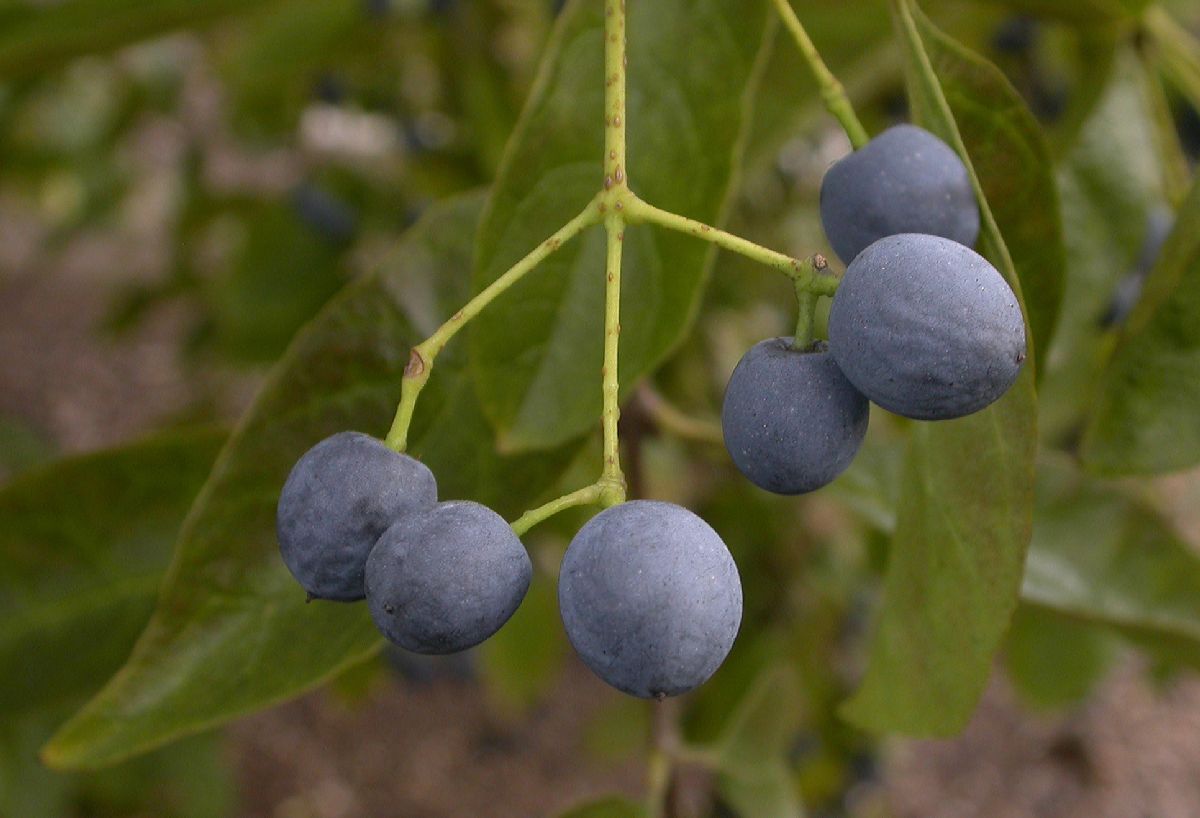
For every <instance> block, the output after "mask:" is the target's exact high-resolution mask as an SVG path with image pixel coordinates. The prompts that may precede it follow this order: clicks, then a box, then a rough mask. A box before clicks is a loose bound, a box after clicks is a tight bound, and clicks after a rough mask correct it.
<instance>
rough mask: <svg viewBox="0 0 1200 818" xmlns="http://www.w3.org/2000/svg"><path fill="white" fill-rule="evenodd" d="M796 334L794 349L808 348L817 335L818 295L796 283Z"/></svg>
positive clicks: (793, 343) (793, 342)
mask: <svg viewBox="0 0 1200 818" xmlns="http://www.w3.org/2000/svg"><path fill="white" fill-rule="evenodd" d="M796 307H797V310H798V313H797V316H796V334H795V337H794V339H793V341H792V348H793V349H807V348H808V346H809V345H810V344H812V342H813V340H814V339H815V336H816V324H817V296H815V295H814V294H812V293H810V292H808V291H807V290H805V289H804V288H802V287H801V286H800V285H799V284H797V285H796Z"/></svg>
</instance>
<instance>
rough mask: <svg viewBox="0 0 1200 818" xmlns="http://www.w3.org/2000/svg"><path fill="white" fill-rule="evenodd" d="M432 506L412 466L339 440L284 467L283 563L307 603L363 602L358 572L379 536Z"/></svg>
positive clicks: (346, 437)
mask: <svg viewBox="0 0 1200 818" xmlns="http://www.w3.org/2000/svg"><path fill="white" fill-rule="evenodd" d="M436 502H437V481H435V480H434V477H433V473H432V472H430V471H429V469H427V468H426V467H425V466H424V465H423V464H422V463H421V462H420V461H417V460H414V459H413V458H411V457H408V456H406V455H402V454H398V453H396V452H394V451H392V450H391V449H389V448H388V447H387V446H385V445H384V444H383V443H382V442H381V441H379V440H376V439H375V438H373V437H370V436H368V435H364V434H359V433H358V432H339V433H338V434H336V435H333V436H332V437H327V438H325V439H324V440H322V441H321V442H320V443H318V444H317V445H316V446H313V447H312V448H311V449H309V450H308V451H307V452H305V454H304V456H303V457H301V458H300V460H299V461H297V463H296V465H295V466H294V467H292V472H291V474H289V475H288V479H287V482H286V483H284V486H283V491H282V493H281V494H280V497H279V506H278V508H277V510H276V519H275V524H276V533H277V534H278V537H279V550H280V553H281V554H282V555H283V561H284V563H286V564H287V567H288V569H289V570H290V571H291V572H292V575H293V576H295V577H296V579H297V580H298V581H299V582H300V584H301V585H302V586H304V589H305V590H306V591H308V593H309V595H310V596H312V597H313V598H315V599H331V600H339V601H343V602H349V601H353V600H356V599H362V598H363V567H364V566H365V565H366V563H367V555H368V554H370V552H371V548H372V547H373V546H374V545H375V541H376V540H378V539H379V535H380V534H382V533H383V532H384V530H385V529H387V528H388V526H390V525H392V523H394V522H395V521H396V520H397V519H400V518H401V517H403V516H404V515H406V514H411V513H413V512H415V511H421V510H423V509H426V508H429V507H431V506H432V505H433V504H434V503H436Z"/></svg>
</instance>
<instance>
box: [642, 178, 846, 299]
mask: <svg viewBox="0 0 1200 818" xmlns="http://www.w3.org/2000/svg"><path fill="white" fill-rule="evenodd" d="M625 213H626V217H627V218H628V220H629V222H630V223H631V224H638V223H642V222H645V223H649V224H656V225H658V226H659V227H665V228H667V229H668V230H675V231H676V232H679V233H686V234H688V235H690V236H695V237H696V238H698V239H703V240H704V241H707V242H711V243H712V244H715V245H717V246H718V247H720V248H722V249H725V250H729V251H731V252H734V253H738V254H739V255H743V256H745V257H746V258H749V259H751V260H753V261H757V262H758V263H759V264H763V265H765V266H767V267H770V268H771V269H773V270H778V271H779V272H781V273H783V274H784V275H786V276H787V277H788V278H790V279H791V280H792V281H793V282H794V283H795V285H796V286H797V287H798V288H800V289H802V290H805V291H806V292H811V293H814V294H816V295H833V294H834V293H835V292H837V287H838V283H839V279H838V277H837V276H836V275H835V274H833V272H832V270H830V268H829V262H828V261H826V260H825V257H824V256H822V255H819V254H818V255H814V256H812V257H810V258H807V259H803V260H801V259H797V258H792V257H791V256H788V255H784V254H783V253H779V252H776V251H775V250H771V249H768V248H766V247H762V246H761V245H758V244H755V243H754V242H752V241H749V240H748V239H744V238H742V237H741V236H735V235H733V234H732V233H727V232H725V231H724V230H720V229H718V228H716V227H711V226H709V225H707V224H704V223H702V222H698V221H696V220H695V219H689V218H687V217H686V216H679V215H677V214H675V213H671V212H669V211H667V210H663V209H661V208H658V207H655V206H654V205H652V204H650V203H649V202H645V201H642V200H641V199H638V198H636V197H630V198H629V199H628V200H627V203H626V205H625Z"/></svg>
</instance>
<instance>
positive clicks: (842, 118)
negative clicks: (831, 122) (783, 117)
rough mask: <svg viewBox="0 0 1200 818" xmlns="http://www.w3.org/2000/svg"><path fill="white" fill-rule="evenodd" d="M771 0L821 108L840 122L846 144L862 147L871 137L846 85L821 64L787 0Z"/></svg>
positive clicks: (827, 67) (815, 50) (823, 62)
mask: <svg viewBox="0 0 1200 818" xmlns="http://www.w3.org/2000/svg"><path fill="white" fill-rule="evenodd" d="M771 2H773V3H774V4H775V9H776V10H777V11H778V12H779V16H780V17H781V18H782V19H783V24H784V26H786V27H787V30H788V31H789V32H790V33H791V35H792V39H793V40H795V41H796V45H797V46H798V47H799V48H800V54H801V55H802V56H803V57H804V61H805V62H806V63H808V67H809V69H810V70H811V71H812V73H813V76H814V77H815V78H816V80H817V85H818V86H820V89H821V99H822V100H823V101H824V102H825V108H826V109H827V110H828V111H829V113H831V114H833V116H834V118H836V119H837V121H838V122H839V123H841V125H842V130H844V131H845V132H846V136H847V137H849V138H850V144H851V145H853V146H854V147H855V149H858V148H861V147H863V146H864V145H866V144H867V143H868V142H870V141H871V137H870V136H869V135H868V134H867V130H866V128H864V127H863V125H862V122H860V121H859V119H858V115H857V114H856V113H854V106H853V105H851V104H850V97H848V96H846V89H845V88H844V87H843V86H842V84H841V83H840V82H838V79H837V77H835V76H834V75H833V72H832V71H830V70H829V66H827V65H825V61H824V60H822V59H821V55H820V53H819V52H818V51H817V47H816V46H815V45H814V44H813V41H812V38H811V37H809V36H808V32H807V31H806V30H805V29H804V24H803V23H801V22H800V18H799V17H797V16H796V12H795V11H793V10H792V6H791V4H790V3H789V2H788V0H771Z"/></svg>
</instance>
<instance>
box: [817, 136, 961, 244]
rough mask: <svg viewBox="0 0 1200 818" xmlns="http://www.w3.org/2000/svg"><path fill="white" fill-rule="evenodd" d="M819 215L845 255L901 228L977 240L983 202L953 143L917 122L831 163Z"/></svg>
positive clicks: (876, 138) (828, 235)
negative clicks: (951, 145) (835, 162)
mask: <svg viewBox="0 0 1200 818" xmlns="http://www.w3.org/2000/svg"><path fill="white" fill-rule="evenodd" d="M821 221H822V223H823V224H824V226H825V235H826V236H827V237H828V238H829V243H830V244H831V245H832V246H833V249H834V250H835V251H836V252H837V254H838V255H839V256H841V258H842V260H843V261H845V262H846V263H850V262H851V261H853V260H854V258H855V257H856V256H857V255H858V254H859V253H861V252H862V251H863V250H865V249H867V247H869V246H870V245H872V244H873V243H875V242H876V241H878V240H879V239H881V238H884V237H886V236H894V235H897V234H899V233H928V234H930V235H934V236H943V237H945V238H948V239H953V240H954V241H956V242H958V243H959V244H965V245H967V246H968V247H970V246H973V245H974V244H975V241H976V240H977V239H978V238H979V204H978V202H977V201H976V200H975V191H974V190H973V189H972V187H971V178H970V176H969V174H968V173H967V168H966V165H964V164H963V162H962V160H961V159H960V158H959V157H958V154H956V153H955V152H954V150H953V149H951V147H950V146H949V145H947V144H946V143H945V142H943V141H942V140H940V139H938V138H937V137H936V136H934V135H933V134H931V133H929V131H926V130H922V129H921V128H917V127H915V126H913V125H897V126H896V127H894V128H889V129H888V130H886V131H884V132H883V133H882V134H880V135H879V136H877V137H875V139H873V140H871V142H870V143H869V144H868V145H867V146H866V147H864V148H862V149H861V150H858V151H855V152H854V153H852V154H850V155H849V156H847V157H846V158H845V159H842V160H841V161H840V162H838V163H837V164H835V165H834V166H833V167H831V168H830V169H829V172H828V173H826V174H825V180H824V182H822V184H821Z"/></svg>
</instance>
